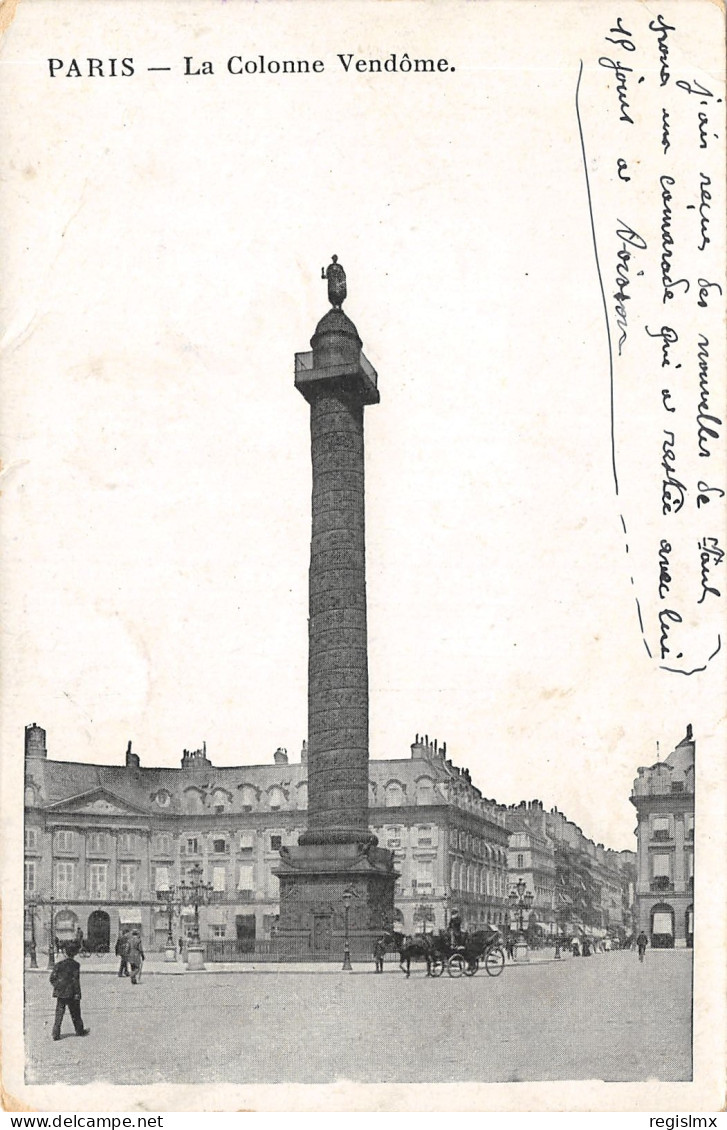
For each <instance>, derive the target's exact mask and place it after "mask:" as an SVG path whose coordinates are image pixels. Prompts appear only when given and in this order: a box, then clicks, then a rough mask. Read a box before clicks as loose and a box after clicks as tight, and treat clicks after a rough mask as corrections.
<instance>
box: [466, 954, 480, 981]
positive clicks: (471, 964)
mask: <svg viewBox="0 0 727 1130" xmlns="http://www.w3.org/2000/svg"><path fill="white" fill-rule="evenodd" d="M479 968H480V963H479V961H478V959H477V958H476V957H471V958H470V959H469V961H467V962H465V967H464V975H465V977H474V975H475V973H476V972H477V970H478V969H479Z"/></svg>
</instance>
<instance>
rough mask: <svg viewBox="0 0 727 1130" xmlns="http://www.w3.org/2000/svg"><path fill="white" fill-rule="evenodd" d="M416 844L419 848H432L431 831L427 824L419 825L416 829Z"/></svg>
mask: <svg viewBox="0 0 727 1130" xmlns="http://www.w3.org/2000/svg"><path fill="white" fill-rule="evenodd" d="M417 844H418V845H419V847H431V846H432V829H431V825H429V824H420V826H419V828H418V829H417Z"/></svg>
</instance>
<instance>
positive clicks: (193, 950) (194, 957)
mask: <svg viewBox="0 0 727 1130" xmlns="http://www.w3.org/2000/svg"><path fill="white" fill-rule="evenodd" d="M204 968H205V964H204V946H202V945H195V944H194V943H193V944H192V945H189V946H187V972H188V973H199V972H200V971H201V970H203V969H204Z"/></svg>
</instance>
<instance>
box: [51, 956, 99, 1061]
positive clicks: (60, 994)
mask: <svg viewBox="0 0 727 1130" xmlns="http://www.w3.org/2000/svg"><path fill="white" fill-rule="evenodd" d="M65 953H66V956H65V957H64V958H63V959H62V960H61V961H57V962H56V963H55V965H54V966H53V969H52V971H51V975H50V983H51V985H52V986H53V996H54V997H55V1001H56V1015H55V1019H54V1021H53V1039H54V1040H60V1038H61V1024H62V1023H63V1017H64V1016H65V1013H66V1009H68V1011H69V1013H70V1014H71V1020H72V1021H73V1027H74V1028H75V1029H76V1035H77V1036H87V1035H88V1033H89V1030H90V1029H88V1028H84V1026H83V1020H82V1018H81V966H80V965H79V964H78V962H77V961H75V960H74V959H75V956H76V954H77V953H78V943H77V942H68V943H67V945H66V948H65Z"/></svg>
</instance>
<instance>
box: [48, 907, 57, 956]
mask: <svg viewBox="0 0 727 1130" xmlns="http://www.w3.org/2000/svg"><path fill="white" fill-rule="evenodd" d="M53 901H54V900H53V895H49V896H48V903H49V905H50V923H49V925H48V968H49V969H52V968H53V966H54V965H55V963H56V939H55V932H56V926H55V921H54V917H53Z"/></svg>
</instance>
